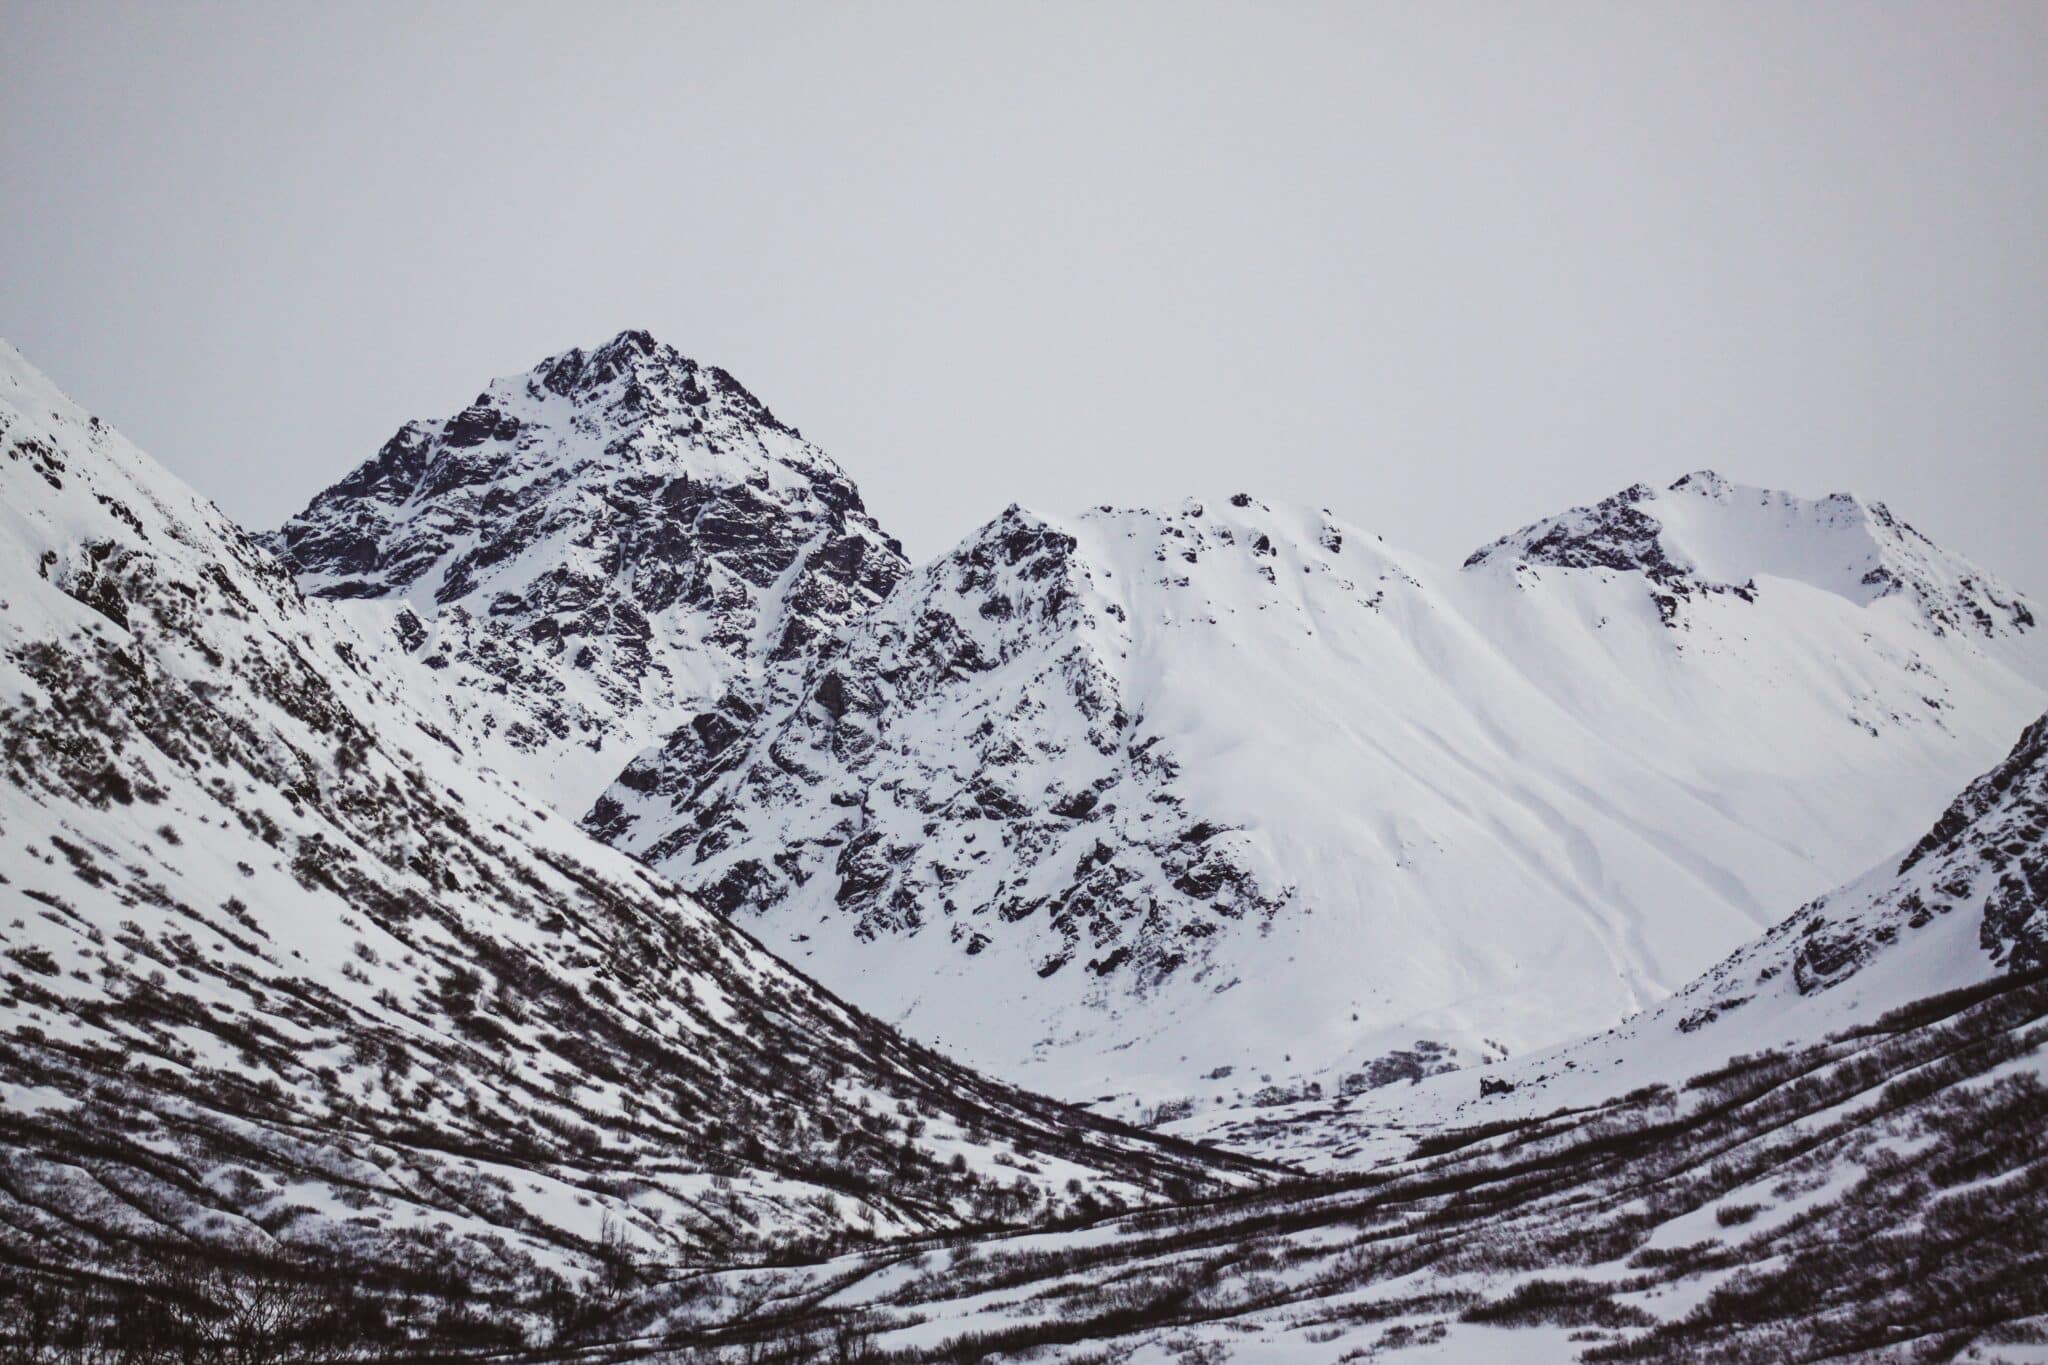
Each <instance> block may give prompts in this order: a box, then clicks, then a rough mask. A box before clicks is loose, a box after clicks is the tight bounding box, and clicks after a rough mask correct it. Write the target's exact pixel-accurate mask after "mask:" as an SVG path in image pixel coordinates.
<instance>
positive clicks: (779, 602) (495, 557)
mask: <svg viewBox="0 0 2048 1365" xmlns="http://www.w3.org/2000/svg"><path fill="white" fill-rule="evenodd" d="M266 543H268V544H269V545H270V546H271V548H273V549H275V550H276V551H277V552H278V554H279V556H280V557H281V558H282V559H284V560H285V562H286V563H287V564H288V565H289V566H290V567H291V568H292V570H293V571H294V572H295V573H296V574H297V575H298V578H299V583H300V586H301V587H303V588H304V589H305V591H306V592H308V593H310V594H312V595H314V596H317V597H322V598H327V599H330V600H332V601H334V602H335V603H337V604H338V605H337V611H338V612H339V613H340V614H342V615H344V616H346V617H347V618H348V619H349V620H350V621H351V623H352V624H353V625H354V626H355V627H356V628H357V629H358V631H359V632H360V633H361V634H362V635H363V637H364V638H365V640H366V641H367V642H369V643H371V644H374V645H376V646H377V647H379V648H380V649H385V650H388V651H389V652H391V653H393V654H394V655H395V656H397V660H398V662H397V664H396V667H398V668H399V670H400V671H401V672H403V673H405V674H407V675H408V677H409V685H410V687H411V689H412V691H413V692H414V693H415V694H416V695H417V696H419V697H421V698H423V699H433V700H434V702H435V703H436V704H437V705H439V706H440V707H441V708H442V709H443V710H444V711H445V712H446V714H447V717H448V719H447V728H449V729H450V730H451V731H453V732H455V733H457V734H459V735H461V736H462V738H463V739H464V741H465V742H466V743H468V744H469V745H470V746H471V747H472V748H473V749H474V751H475V752H476V753H478V754H479V756H481V757H482V758H484V759H485V760H486V761H488V762H490V763H492V764H493V765H494V766H497V767H499V768H500V769H501V770H503V771H505V772H506V773H508V774H510V775H512V776H514V777H516V778H517V779H518V781H519V782H520V783H521V784H522V785H523V786H525V787H526V788H527V789H528V790H531V791H534V792H536V793H538V794H540V795H541V796H542V797H543V798H544V799H546V800H548V801H549V802H550V804H552V805H554V806H555V808H556V809H557V810H559V811H562V812H563V813H565V814H568V815H571V816H574V815H578V814H581V813H582V811H583V810H584V809H585V808H587V807H588V805H589V804H590V801H591V799H592V798H593V797H594V796H595V795H596V794H597V793H598V792H599V791H600V790H602V788H603V786H604V784H605V783H606V782H607V781H608V780H609V779H611V778H612V777H613V776H615V775H616V774H617V772H618V770H619V768H620V766H621V765H622V764H624V763H625V762H626V761H627V759H629V758H631V757H632V756H633V755H634V754H636V753H637V752H639V751H640V749H641V748H643V747H644V746H645V745H646V744H648V743H649V742H651V741H652V740H653V739H655V738H657V737H659V736H661V735H664V734H666V733H667V732H668V731H669V730H670V729H671V728H672V727H673V726H674V725H675V724H676V723H677V722H678V720H679V719H682V718H686V717H688V716H690V715H693V714H696V713H698V712H707V713H709V712H722V713H725V714H738V715H741V716H746V715H751V714H752V712H753V710H754V709H755V708H757V707H760V706H763V705H766V704H768V702H769V701H770V700H771V699H772V698H773V697H774V696H775V695H777V681H778V679H779V678H780V675H781V674H782V673H783V672H785V671H789V670H791V669H794V670H795V671H797V672H801V668H802V664H803V662H804V661H805V659H806V658H807V651H808V649H809V646H810V642H811V641H812V640H813V638H814V637H815V636H817V635H818V634H819V633H820V632H821V631H823V630H825V629H826V628H828V627H830V626H831V625H833V624H835V623H836V622H838V621H840V620H842V619H844V618H846V617H847V616H849V615H854V614H857V613H859V612H862V611H864V610H866V609H867V608H868V607H870V606H872V605H873V604H874V603H875V602H876V601H878V600H880V598H881V597H882V596H884V595H885V594H886V593H887V592H888V591H889V589H890V588H891V587H892V586H893V585H894V584H895V583H896V581H897V579H898V578H900V577H901V576H902V574H903V572H904V569H905V562H904V559H903V554H902V551H901V549H900V548H899V547H898V546H897V544H896V543H895V541H893V540H892V539H890V538H889V537H888V536H886V535H884V534H883V533H882V532H881V531H880V530H879V529H878V528H877V527H876V525H875V523H874V521H873V519H872V518H871V517H869V516H868V515H867V513H866V511H865V510H864V509H863V507H862V504H861V498H860V493H859V491H858V490H857V489H856V488H855V487H854V485H853V483H852V481H851V480H849V479H848V478H847V477H846V475H845V474H844V473H843V472H841V470H840V469H839V467H838V466H837V465H835V464H834V463H833V462H832V461H831V460H830V459H829V458H828V457H827V456H826V455H825V453H824V452H823V451H821V450H819V449H818V448H817V447H816V446H814V445H812V444H810V443H809V442H808V441H806V440H804V439H803V437H802V435H801V434H800V433H798V432H797V431H796V430H795V429H794V428H792V427H790V426H788V425H786V424H785V423H783V422H782V421H781V420H779V419H778V418H777V417H776V416H775V415H774V413H772V412H770V411H769V410H768V408H767V407H766V406H764V405H763V404H762V403H761V402H760V401H759V400H758V399H756V398H755V397H754V396H753V395H752V394H750V393H749V392H747V390H746V389H745V388H743V387H741V385H740V383H739V381H737V380H736V379H734V378H733V377H732V376H731V375H729V374H727V373H726V372H725V371H724V370H721V369H719V368H717V367H716V366H707V365H699V364H698V363H697V362H696V361H694V360H691V359H689V358H687V357H685V356H683V355H681V354H679V353H678V352H677V351H676V350H675V349H674V348H673V347H671V346H668V345H666V344H663V343H660V342H657V341H655V340H654V339H653V338H652V337H650V336H648V335H647V334H646V333H645V332H624V333H621V334H620V335H619V336H618V337H616V338H614V339H613V340H611V341H610V342H608V343H606V344H605V345H603V346H601V347H598V348H597V349H596V350H594V351H591V352H588V353H585V352H584V351H581V350H571V351H569V352H567V353H565V354H563V355H559V356H555V357H553V358H551V359H548V360H544V361H542V362H541V363H540V364H538V365H536V366H534V367H533V369H532V370H530V371H528V372H527V373H526V374H523V375H515V376H512V377H510V378H506V379H500V380H497V381H496V382H494V383H492V384H491V385H490V387H488V388H487V389H485V390H484V391H483V392H482V393H480V394H479V395H477V399H476V401H475V402H474V403H472V404H471V405H470V406H469V407H467V408H465V409H463V410H462V411H461V412H459V413H457V414H455V415H454V416H453V417H450V418H448V419H447V420H446V421H441V422H411V423H408V424H407V425H405V426H404V427H402V428H400V430H399V432H398V434H397V435H395V436H393V437H392V438H391V440H390V441H389V442H387V443H386V444H385V446H384V448H383V449H382V450H380V451H379V452H378V453H377V454H376V455H375V456H374V457H373V458H371V459H369V460H367V461H366V462H364V464H363V465H362V466H361V467H359V468H358V469H356V470H355V472H353V473H352V474H350V475H349V476H348V477H347V478H345V479H343V480H342V481H341V482H340V483H338V484H336V485H334V486H333V487H332V488H330V489H328V490H327V491H326V492H324V493H322V494H321V495H320V496H319V497H317V498H315V499H314V500H313V502H312V504H311V505H310V506H309V507H307V508H306V510H305V511H303V512H301V513H300V514H299V515H297V516H295V517H293V518H292V519H291V520H290V521H288V522H286V523H285V524H284V526H283V527H281V528H280V529H279V530H277V531H276V532H273V533H272V534H271V535H270V536H269V537H267V538H266Z"/></svg>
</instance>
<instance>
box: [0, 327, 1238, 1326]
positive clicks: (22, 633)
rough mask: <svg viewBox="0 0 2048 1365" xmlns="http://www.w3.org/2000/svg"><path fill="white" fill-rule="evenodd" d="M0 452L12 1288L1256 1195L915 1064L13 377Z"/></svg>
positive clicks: (708, 1243) (170, 488) (0, 1139)
mask: <svg viewBox="0 0 2048 1365" xmlns="http://www.w3.org/2000/svg"><path fill="white" fill-rule="evenodd" d="M0 451H4V458H0V1119H4V1121H0V1167H4V1169H5V1171H6V1173H7V1177H6V1179H5V1180H4V1181H0V1249H4V1252H5V1254H6V1255H7V1256H9V1257H11V1258H15V1259H18V1260H26V1259H29V1258H33V1259H34V1260H35V1261H37V1262H38V1263H40V1264H43V1265H45V1266H48V1267H52V1268H56V1267H59V1266H71V1267H76V1266H79V1265H92V1266H94V1267H96V1268H104V1267H105V1266H107V1265H108V1264H110V1263H111V1262H110V1260H109V1257H110V1256H114V1255H116V1254H118V1252H119V1251H120V1250H121V1249H123V1248H127V1249H141V1250H143V1251H145V1252H146V1253H147V1254H148V1255H150V1256H161V1255H163V1254H166V1252H178V1251H181V1250H182V1249H185V1248H190V1247H194V1246H199V1247H204V1248H207V1249H208V1250H209V1251H210V1252H221V1251H238V1250H239V1251H247V1252H249V1253H251V1254H255V1255H259V1256H260V1255H274V1254H278V1253H280V1252H283V1253H287V1254H288V1253H291V1252H297V1251H309V1250H318V1251H321V1252H322V1253H323V1254H327V1253H331V1254H334V1255H337V1256H340V1257H341V1258H342V1259H343V1261H344V1262H345V1263H350V1264H359V1265H366V1266H373V1267H375V1266H382V1267H384V1268H385V1269H390V1268H392V1267H398V1266H406V1265H415V1266H416V1265H419V1264H436V1265H445V1266H446V1268H447V1269H448V1270H449V1271H450V1273H451V1274H455V1275H457V1276H466V1277H473V1278H472V1279H471V1280H470V1283H472V1284H473V1286H474V1287H475V1288H476V1289H477V1290H478V1292H482V1291H484V1290H486V1289H491V1288H493V1287H507V1286H510V1287H514V1288H520V1289H522V1290H523V1291H526V1292H538V1291H539V1290H540V1289H541V1288H544V1285H545V1281H546V1280H547V1277H548V1276H550V1275H553V1274H557V1273H561V1272H567V1273H570V1274H572V1275H576V1276H581V1275H582V1274H584V1273H587V1272H588V1271H590V1270H591V1269H592V1268H593V1267H595V1266H597V1265H599V1264H601V1263H602V1254H603V1253H604V1252H605V1251H606V1250H607V1247H606V1245H604V1242H605V1240H606V1239H607V1237H609V1242H610V1249H613V1250H616V1249H618V1248H620V1247H623V1248H626V1249H628V1250H630V1251H631V1252H632V1253H633V1254H634V1255H636V1256H639V1257H643V1258H645V1259H647V1260H649V1261H653V1262H657V1263H663V1262H666V1263H674V1262H702V1261H705V1260H716V1261H718V1262H720V1263H725V1264H730V1263H732V1262H734V1261H736V1260H745V1259H748V1258H751V1257H755V1256H760V1255H764V1254H769V1253H771V1252H788V1251H791V1250H794V1249H798V1248H805V1247H808V1248H816V1247H819V1246H826V1245H837V1244H840V1243H842V1242H844V1241H846V1240H847V1239H849V1238H851V1239H855V1240H865V1239H869V1238H872V1237H875V1236H880V1235H886V1234H889V1233H893V1232H904V1231H912V1230H922V1229H928V1228H933V1227H947V1226H960V1225H962V1224H966V1223H978V1222H981V1221H983V1220H985V1219H988V1218H998V1219H1018V1220H1029V1219H1035V1218H1038V1217H1042V1216H1045V1215H1047V1214H1049V1213H1054V1212H1057V1211H1058V1210H1060V1209H1062V1208H1065V1209H1068V1210H1073V1209H1076V1208H1080V1209H1093V1208H1099V1207H1102V1205H1103V1203H1104V1202H1105V1201H1107V1202H1110V1203H1128V1202H1134V1201H1146V1200H1155V1199H1157V1198H1159V1197H1161V1196H1162V1195H1163V1194H1164V1193H1165V1192H1166V1191H1167V1190H1168V1189H1169V1188H1170V1189H1172V1190H1173V1191H1174V1192H1175V1193H1177V1194H1183V1195H1184V1194H1186V1193H1187V1192H1188V1191H1190V1190H1192V1189H1196V1188H1202V1187H1206V1186H1212V1185H1213V1183H1214V1182H1216V1181H1217V1180H1219V1179H1221V1180H1225V1181H1228V1180H1236V1179H1241V1178H1245V1177H1246V1176H1247V1174H1249V1172H1248V1170H1247V1168H1245V1167H1243V1166H1241V1165H1238V1164H1236V1163H1223V1164H1222V1165H1219V1164H1218V1163H1217V1160H1216V1159H1214V1158H1212V1157H1209V1156H1207V1155H1204V1154H1201V1153H1198V1152H1193V1151H1190V1150H1187V1149H1184V1148H1173V1147H1171V1146H1162V1145H1160V1144H1159V1143H1156V1142H1154V1141H1152V1140H1149V1139H1146V1138H1144V1137H1142V1136H1140V1135H1137V1134H1133V1133H1129V1132H1127V1131H1121V1130H1116V1129H1113V1128H1111V1127H1109V1126H1107V1125H1104V1124H1101V1123H1099V1122H1098V1121H1096V1120H1093V1119H1090V1118H1088V1117H1087V1116H1085V1115H1080V1114H1077V1113H1075V1112H1074V1111H1071V1110H1068V1109H1065V1108H1063V1107H1061V1106H1057V1105H1054V1104H1052V1103H1050V1102H1048V1101H1044V1100H1041V1099H1039V1098H1038V1097H1036V1096H1030V1095H1025V1094H1022V1093H1020V1092H1017V1091H1014V1090H1010V1089H1009V1088H1007V1087H1004V1086H1000V1085H997V1084H995V1083H992V1082H989V1081H987V1080H984V1079H983V1078H981V1077H979V1076H976V1075H974V1074H972V1073H970V1072H968V1071H966V1070H965V1069H964V1068H961V1067H959V1066H957V1065H955V1064H954V1063H952V1062H949V1061H947V1060H945V1059H944V1058H941V1057H938V1056H935V1055H933V1054H932V1053H930V1052H928V1051H926V1050H924V1049H922V1048H918V1047H916V1046H914V1045H911V1044H909V1043H906V1042H905V1041H904V1040H902V1039H901V1038H899V1037H898V1036H896V1035H895V1034H893V1033H891V1032H890V1031H889V1030H887V1029H886V1028H884V1027H883V1026H881V1025H879V1024H878V1023H877V1022H876V1021H874V1020H873V1019H871V1018H868V1017H867V1016H864V1015H862V1014H860V1013H859V1012H857V1011H855V1010H853V1009H850V1008H849V1007H847V1006H846V1005H844V1004H842V1003H841V1002H840V1001H838V1000H836V999H834V998H833V997H831V996H829V995H827V994H825V993H823V992H821V991H820V990H818V989H817V988H816V987H815V986H814V985H813V984H812V983H811V982H809V981H807V980H805V979H804V978H802V977H800V976H798V975H797V974H795V973H793V972H791V971H790V970H789V969H788V968H787V967H785V966H784V965H783V964H782V963H781V962H779V961H777V960H776V959H775V958H773V957H772V956H770V955H769V954H768V953H767V952H765V951H764V950H763V949H762V948H761V947H760V946H759V945H758V944H757V943H755V942H754V941H753V940H751V939H750V938H748V937H747V936H746V935H745V934H743V933H741V932H740V931H739V930H737V929H735V928H734V927H733V926H731V925H729V924H728V923H726V922H725V921H724V920H722V919H720V918H719V917H717V916H715V915H712V914H710V913H708V912H707V911H705V910H704V909H703V908H702V907H700V906H698V905H696V904H695V903H693V902H691V901H690V900H689V899H688V898H687V897H684V896H682V895H680V894H678V893H677V891H676V889H675V888H674V887H673V886H672V885H671V884H669V883H668V882H666V881H665V880H663V879H662V878H660V877H658V876H656V875H655V874H653V873H651V872H649V871H648V870H647V869H645V868H644V867H641V866H639V865H637V864H635V863H633V862H632V861H630V860H629V859H627V858H625V857H623V856H622V855H619V854H617V853H615V852H613V851H612V850H610V849H606V848H604V847H602V846H601V845H598V844H596V843H595V842H593V841H592V840H590V839H589V838H588V837H587V836H585V835H584V834H583V833H582V832H580V831H579V830H577V829H576V828H575V827H574V826H573V825H571V824H569V823H567V822H566V821H564V820H562V819H560V818H559V817H556V816H553V815H551V814H548V813H547V812H546V811H545V810H544V808H541V807H540V806H538V804H537V803H536V802H535V801H534V800H533V798H532V797H530V796H528V795H526V794H523V793H520V792H518V791H515V790H513V789H512V788H510V787H509V786H507V785H506V784H504V783H503V782H501V781H500V780H498V779H496V778H494V777H491V776H488V775H485V774H480V773H478V772H477V771H475V770H473V769H472V768H471V767H470V766H469V764H468V763H467V762H466V761H464V759H463V758H462V756H461V755H460V754H459V753H458V752H457V749H458V746H456V745H455V744H454V743H452V742H451V741H450V740H449V739H448V738H447V737H446V736H443V735H441V734H439V733H438V732H437V730H436V729H435V726H434V724H433V722H432V721H431V720H430V719H428V718H426V717H424V716H422V714H421V713H420V712H418V711H416V710H415V709H414V708H413V706H412V704H411V702H410V700H409V699H408V698H407V697H406V696H405V694H404V691H403V688H402V687H401V686H400V684H399V683H398V682H396V681H394V679H393V678H391V677H390V676H389V675H387V674H385V673H384V672H383V671H381V669H380V668H379V667H378V661H377V657H376V656H373V655H366V654H365V653H364V652H362V651H359V650H357V649H355V648H354V647H353V646H352V645H351V643H350V642H349V641H348V640H347V639H346V638H345V637H343V636H339V635H336V634H334V633H332V632H331V631H330V630H329V628H328V622H327V621H326V620H325V618H324V616H323V615H322V614H321V613H320V612H318V611H316V610H314V609H313V608H312V607H311V606H310V605H309V604H308V603H307V602H306V601H305V599H303V598H302V597H301V596H300V594H299V591H298V589H297V588H296V587H294V586H293V584H292V581H291V579H290V577H289V576H288V575H287V574H286V573H285V571H284V569H283V568H282V567H281V566H280V565H279V564H277V563H276V562H275V561H274V560H272V559H271V558H270V557H269V556H268V555H267V554H265V553H264V552H263V551H262V550H260V549H259V548H258V547H256V546H255V545H254V544H253V543H251V542H250V541H249V540H248V539H247V538H246V537H244V536H243V535H242V534H241V532H239V531H238V530H236V529H235V527H234V526H233V525H231V524H230V523H229V522H228V521H227V520H226V519H225V518H223V517H222V516H221V515H220V513H219V512H218V511H217V510H216V509H214V508H213V507H212V506H211V505H209V504H207V503H205V502H204V501H202V500H201V499H199V498H197V497H196V496H195V495H193V494H192V493H191V492H190V491H189V490H188V489H186V488H184V487H183V486H182V485H180V484H179V483H178V482H177V481H176V480H175V479H173V478H171V477H170V476H169V475H168V474H167V473H165V471H164V470H163V469H161V468H160V467H159V466H157V465H156V464H154V463H153V462H152V461H150V460H149V459H148V458H147V457H146V456H145V455H143V454H142V453H141V452H140V451H138V450H137V449H136V448H135V447H133V446H132V445H130V444H129V443H128V442H126V441H125V440H123V439H122V438H121V437H119V436H118V435H116V434H115V433H114V432H112V431H111V430H110V429H108V428H107V427H106V426H104V425H103V424H102V423H100V422H99V421H98V420H97V419H96V418H93V417H92V416H90V415H89V414H87V413H85V412H82V411H81V410H79V409H78V408H77V407H76V406H75V405H74V404H72V403H71V402H70V400H68V399H67V398H65V397H64V396H63V395H62V394H61V393H59V392H58V391H57V390H56V388H55V387H54V386H52V385H51V384H50V383H49V381H48V380H46V379H45V378H44V377H43V376H41V375H40V374H38V373H36V372H35V371H34V370H33V369H32V368H31V367H30V366H29V365H28V364H27V363H26V362H25V361H23V360H22V359H21V357H20V356H19V355H18V354H17V353H15V352H14V351H13V350H11V349H8V348H5V347H0ZM1070 1181H1071V1182H1073V1184H1072V1186H1071V1187H1070V1186H1069V1183H1068V1182H1070Z"/></svg>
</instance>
